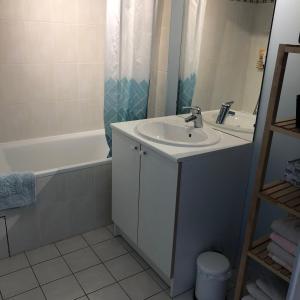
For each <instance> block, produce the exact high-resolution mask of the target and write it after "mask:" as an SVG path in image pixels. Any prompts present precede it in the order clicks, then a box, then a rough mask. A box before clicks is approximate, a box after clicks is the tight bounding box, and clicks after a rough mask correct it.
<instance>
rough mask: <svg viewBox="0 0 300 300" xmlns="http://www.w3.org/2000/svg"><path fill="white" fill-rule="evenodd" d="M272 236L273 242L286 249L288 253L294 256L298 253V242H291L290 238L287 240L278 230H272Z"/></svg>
mask: <svg viewBox="0 0 300 300" xmlns="http://www.w3.org/2000/svg"><path fill="white" fill-rule="evenodd" d="M270 238H271V240H272V241H273V242H275V243H276V244H278V245H279V246H280V247H281V248H282V249H284V250H285V251H287V252H288V253H290V254H292V255H293V256H295V255H296V251H297V245H296V244H294V243H292V242H290V241H289V240H287V239H286V238H284V237H283V236H281V235H280V234H278V233H276V232H272V233H271V235H270Z"/></svg>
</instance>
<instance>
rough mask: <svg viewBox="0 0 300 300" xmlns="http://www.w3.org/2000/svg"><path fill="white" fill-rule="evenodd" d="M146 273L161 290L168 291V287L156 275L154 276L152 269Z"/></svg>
mask: <svg viewBox="0 0 300 300" xmlns="http://www.w3.org/2000/svg"><path fill="white" fill-rule="evenodd" d="M146 272H147V273H148V275H150V276H151V277H152V279H154V280H155V281H156V283H157V284H158V285H159V286H160V287H161V288H162V289H163V290H166V289H168V288H169V287H168V285H167V284H166V283H165V282H164V281H163V280H162V279H161V278H160V277H159V275H158V274H156V272H154V271H153V270H152V269H149V270H147V271H146Z"/></svg>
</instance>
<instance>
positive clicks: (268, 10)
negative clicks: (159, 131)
mask: <svg viewBox="0 0 300 300" xmlns="http://www.w3.org/2000/svg"><path fill="white" fill-rule="evenodd" d="M274 7H275V2H274V1H273V0H243V1H240V0H185V7H184V21H183V23H184V24H183V34H182V40H181V57H180V74H179V84H178V98H177V114H182V113H188V112H189V110H185V109H184V108H183V107H185V106H191V105H194V106H195V105H197V106H200V107H201V109H202V111H203V119H204V121H205V122H206V123H209V124H210V125H212V126H213V127H215V128H216V129H218V130H221V131H224V132H227V133H230V134H233V135H236V136H238V137H241V138H244V139H246V140H250V141H252V139H253V134H254V124H255V121H256V115H257V110H258V103H259V97H260V91H261V86H262V80H263V74H264V69H265V58H266V53H267V48H268V42H269V35H270V32H271V26H272V19H273V12H274ZM222 104H223V106H222ZM221 108H222V110H223V113H224V114H225V115H223V116H222V115H221V114H220V115H219V113H220V112H221ZM218 115H219V120H218V121H219V123H221V124H217V123H216V121H217V118H218Z"/></svg>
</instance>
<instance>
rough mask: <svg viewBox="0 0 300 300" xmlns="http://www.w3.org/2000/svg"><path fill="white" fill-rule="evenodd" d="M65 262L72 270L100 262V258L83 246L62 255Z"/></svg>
mask: <svg viewBox="0 0 300 300" xmlns="http://www.w3.org/2000/svg"><path fill="white" fill-rule="evenodd" d="M64 259H65V260H66V262H67V264H68V265H69V267H70V268H71V270H72V271H73V272H78V271H81V270H83V269H87V268H89V267H92V266H95V265H97V264H100V260H99V259H98V257H97V256H96V254H95V253H94V252H93V251H92V250H91V249H90V248H84V249H81V250H78V251H75V252H72V253H69V254H66V255H65V256H64Z"/></svg>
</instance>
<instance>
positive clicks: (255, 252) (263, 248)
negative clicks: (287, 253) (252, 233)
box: [248, 237, 291, 282]
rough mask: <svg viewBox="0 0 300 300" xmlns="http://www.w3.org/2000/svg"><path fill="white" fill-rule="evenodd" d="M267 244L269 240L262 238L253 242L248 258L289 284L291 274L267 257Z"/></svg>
mask: <svg viewBox="0 0 300 300" xmlns="http://www.w3.org/2000/svg"><path fill="white" fill-rule="evenodd" d="M269 242H270V239H269V238H268V237H266V238H262V239H261V240H259V241H256V242H254V244H253V245H252V248H251V249H250V250H249V251H248V256H249V257H250V258H252V259H253V260H255V261H256V262H257V263H259V264H260V265H262V266H264V267H265V268H267V269H268V270H269V271H271V272H273V273H274V274H276V275H277V276H278V277H280V278H281V279H283V280H285V281H286V282H289V280H290V277H291V272H290V271H289V270H287V269H285V268H283V267H282V266H280V265H279V264H278V263H276V262H275V261H274V260H273V259H272V258H270V257H269V256H268V250H267V247H268V244H269Z"/></svg>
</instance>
